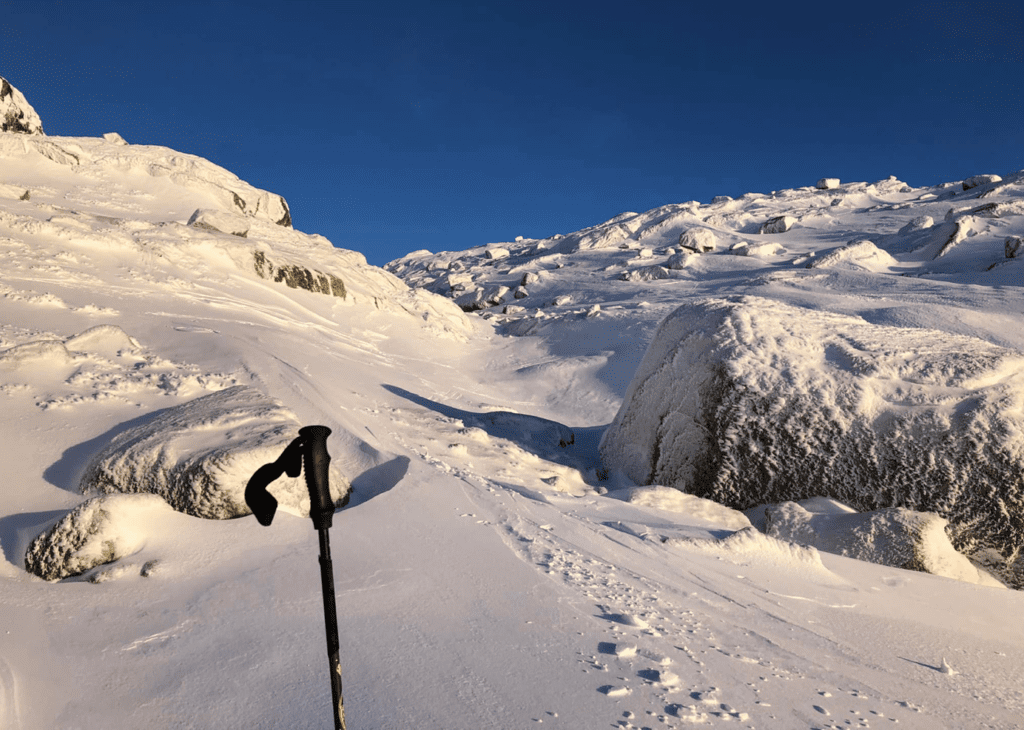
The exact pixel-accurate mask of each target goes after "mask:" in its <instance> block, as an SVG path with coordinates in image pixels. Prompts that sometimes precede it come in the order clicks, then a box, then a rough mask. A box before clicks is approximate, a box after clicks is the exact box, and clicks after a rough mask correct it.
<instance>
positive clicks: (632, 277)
mask: <svg viewBox="0 0 1024 730" xmlns="http://www.w3.org/2000/svg"><path fill="white" fill-rule="evenodd" d="M671 277H672V275H671V274H670V273H669V271H668V269H666V268H665V267H664V266H641V267H640V268H639V269H631V270H630V271H624V272H622V274H620V275H619V279H620V280H621V281H657V280H658V279H669V278H671Z"/></svg>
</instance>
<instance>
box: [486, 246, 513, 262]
mask: <svg viewBox="0 0 1024 730" xmlns="http://www.w3.org/2000/svg"><path fill="white" fill-rule="evenodd" d="M508 255H509V252H508V249H507V248H501V247H495V248H489V249H487V250H486V251H484V258H485V259H488V260H490V261H497V260H498V259H507V258H508Z"/></svg>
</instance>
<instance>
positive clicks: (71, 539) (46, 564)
mask: <svg viewBox="0 0 1024 730" xmlns="http://www.w3.org/2000/svg"><path fill="white" fill-rule="evenodd" d="M168 513H170V514H174V512H173V510H172V509H171V508H170V506H168V504H167V502H165V501H164V500H163V499H162V498H161V497H159V496H157V495H155V494H117V495H108V496H104V497H94V498H92V499H88V500H86V501H85V502H83V503H82V504H80V505H78V507H76V508H75V509H73V510H72V511H71V512H70V513H68V514H67V515H65V516H64V517H63V518H61V520H60V521H58V522H57V524H55V525H54V526H53V527H51V528H50V529H49V530H47V531H45V532H44V533H43V534H41V535H39V536H38V537H37V538H36V539H35V540H33V541H32V543H31V544H30V545H29V547H28V551H27V552H26V553H25V569H26V570H27V571H28V572H29V573H32V574H33V575H38V576H39V577H40V578H42V579H43V580H61V579H62V578H68V577H70V576H74V575H80V574H82V573H84V572H86V571H87V570H90V569H92V568H95V567H96V566H99V565H105V564H107V563H111V562H113V561H115V560H118V559H119V558H122V557H124V556H126V555H130V554H132V553H134V552H136V551H137V550H139V549H140V548H141V547H142V545H143V543H144V542H145V538H146V534H145V529H144V527H143V526H142V525H143V524H144V523H145V521H146V520H151V519H154V518H155V519H159V518H160V517H161V516H162V515H164V516H166V515H167V514H168Z"/></svg>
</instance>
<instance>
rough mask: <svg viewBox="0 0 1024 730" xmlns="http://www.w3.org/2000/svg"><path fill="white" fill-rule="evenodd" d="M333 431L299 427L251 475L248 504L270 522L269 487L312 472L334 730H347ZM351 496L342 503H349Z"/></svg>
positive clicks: (312, 510)
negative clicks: (335, 552)
mask: <svg viewBox="0 0 1024 730" xmlns="http://www.w3.org/2000/svg"><path fill="white" fill-rule="evenodd" d="M330 435H331V429H329V428H327V427H326V426H306V427H305V428H300V429H299V437H298V438H297V439H295V440H294V441H292V442H291V443H290V444H288V446H287V448H285V450H284V453H282V454H281V456H280V457H279V458H278V460H277V461H275V462H274V463H272V464H264V465H263V466H261V467H260V468H259V469H257V470H256V473H255V474H253V475H252V478H251V479H249V483H248V484H247V485H246V487H245V503H246V504H247V505H249V509H251V510H252V512H253V514H254V515H256V519H257V520H258V521H259V523H260V524H261V525H264V526H267V525H270V523H271V521H273V519H274V513H275V512H276V511H277V499H275V498H274V495H272V494H271V493H270V492H268V491H267V485H269V484H270V483H271V482H272V481H274V480H275V479H277V478H278V477H279V476H281V474H283V473H287V474H288V476H290V477H293V478H294V477H297V476H298V475H299V472H300V471H304V472H305V473H306V488H307V489H309V516H310V517H311V518H312V519H313V526H314V527H316V529H317V532H318V533H319V535H320V587H321V590H322V592H323V597H324V624H325V626H326V629H327V658H328V662H329V664H330V670H331V697H332V698H333V700H334V730H346V727H345V704H344V700H343V699H342V696H341V662H340V661H339V658H338V654H339V646H338V644H339V642H338V608H337V605H336V603H335V600H334V568H333V566H332V564H331V541H330V536H329V534H328V530H329V529H330V527H331V521H332V519H333V518H334V509H335V505H334V500H333V499H332V498H331V488H330V481H329V472H328V466H329V465H330V463H331V456H330V454H328V453H327V437H328V436H330ZM347 501H348V498H347V496H346V499H345V500H344V501H343V502H342V503H341V506H342V507H344V506H345V503H346V502H347Z"/></svg>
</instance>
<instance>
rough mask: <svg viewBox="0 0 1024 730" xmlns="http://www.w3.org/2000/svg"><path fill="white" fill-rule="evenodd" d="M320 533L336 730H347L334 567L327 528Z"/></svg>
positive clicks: (325, 617) (321, 578)
mask: <svg viewBox="0 0 1024 730" xmlns="http://www.w3.org/2000/svg"><path fill="white" fill-rule="evenodd" d="M318 532H319V533H320V584H321V588H322V590H323V594H324V623H325V625H326V627H327V658H328V661H329V662H330V667H331V697H332V699H333V700H334V730H346V728H345V704H344V700H343V699H342V696H341V661H340V659H339V656H338V655H339V651H340V650H339V642H338V608H337V605H336V604H335V601H334V567H333V565H332V564H331V542H330V538H329V537H328V535H327V528H326V527H324V528H321V529H320V530H318Z"/></svg>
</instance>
